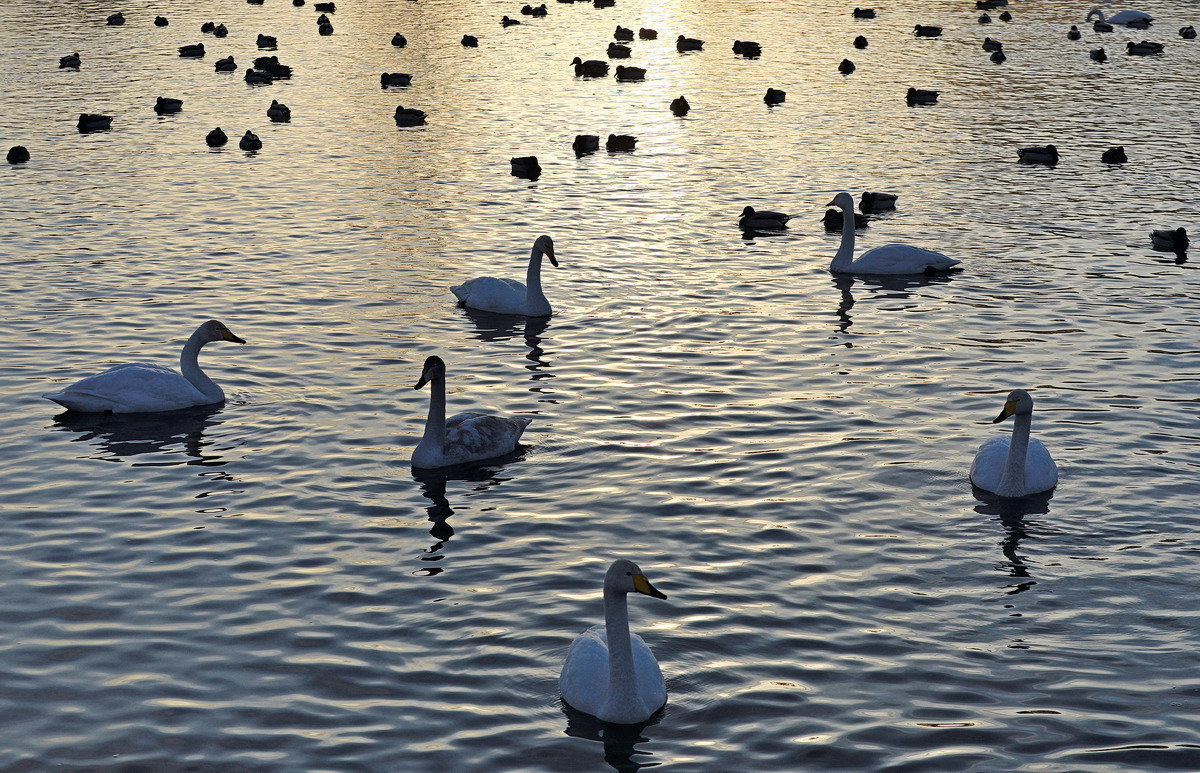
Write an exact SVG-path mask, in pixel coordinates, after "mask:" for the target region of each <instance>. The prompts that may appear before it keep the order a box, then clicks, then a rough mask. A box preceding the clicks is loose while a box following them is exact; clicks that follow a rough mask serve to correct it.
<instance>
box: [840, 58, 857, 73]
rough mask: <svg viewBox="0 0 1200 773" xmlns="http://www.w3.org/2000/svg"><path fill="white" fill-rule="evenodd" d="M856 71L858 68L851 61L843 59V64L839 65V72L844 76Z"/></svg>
mask: <svg viewBox="0 0 1200 773" xmlns="http://www.w3.org/2000/svg"><path fill="white" fill-rule="evenodd" d="M856 69H858V68H856V67H855V66H854V62H851V61H850V60H849V59H843V60H842V63H841V64H839V65H838V72H840V73H841V74H842V75H849V74H850V73H852V72H854V71H855V70H856Z"/></svg>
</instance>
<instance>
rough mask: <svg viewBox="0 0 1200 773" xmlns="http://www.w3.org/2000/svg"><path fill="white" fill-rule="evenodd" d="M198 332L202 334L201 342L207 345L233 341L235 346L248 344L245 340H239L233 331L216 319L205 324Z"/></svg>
mask: <svg viewBox="0 0 1200 773" xmlns="http://www.w3.org/2000/svg"><path fill="white" fill-rule="evenodd" d="M196 332H197V333H199V334H200V338H201V340H203V341H204V342H205V343H208V342H209V341H231V342H233V343H235V344H244V343H246V341H245V340H244V339H242V338H238V337H237V336H235V335H234V334H233V331H232V330H230V329H229V328H227V327H225V323H224V322H218V321H217V320H215V319H210V320H209V321H208V322H205V323H204V324H203V325H201V326H200V328H199V329H198V330H197V331H196Z"/></svg>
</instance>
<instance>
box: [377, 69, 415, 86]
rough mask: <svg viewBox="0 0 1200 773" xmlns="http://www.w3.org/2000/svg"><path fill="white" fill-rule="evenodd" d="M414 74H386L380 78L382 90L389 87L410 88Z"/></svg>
mask: <svg viewBox="0 0 1200 773" xmlns="http://www.w3.org/2000/svg"><path fill="white" fill-rule="evenodd" d="M412 77H413V76H412V74H411V73H406V72H385V73H384V74H383V75H380V76H379V86H380V88H384V89H386V88H387V87H388V86H408V85H410V84H411V83H412Z"/></svg>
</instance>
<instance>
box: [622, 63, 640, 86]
mask: <svg viewBox="0 0 1200 773" xmlns="http://www.w3.org/2000/svg"><path fill="white" fill-rule="evenodd" d="M616 76H617V80H619V81H622V82H625V83H628V82H630V81H644V80H646V70H645V69H644V68H642V67H622V66H621V65H617V72H616Z"/></svg>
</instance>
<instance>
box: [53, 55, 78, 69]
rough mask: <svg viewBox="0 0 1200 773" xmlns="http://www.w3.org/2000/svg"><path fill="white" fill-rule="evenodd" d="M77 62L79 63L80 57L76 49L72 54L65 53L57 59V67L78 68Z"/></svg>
mask: <svg viewBox="0 0 1200 773" xmlns="http://www.w3.org/2000/svg"><path fill="white" fill-rule="evenodd" d="M79 64H80V59H79V52H78V51H76V52H75V53H73V54H67V55H66V56H64V57H60V58H59V60H58V66H59V67H74V68H76V69H78V68H79Z"/></svg>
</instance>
